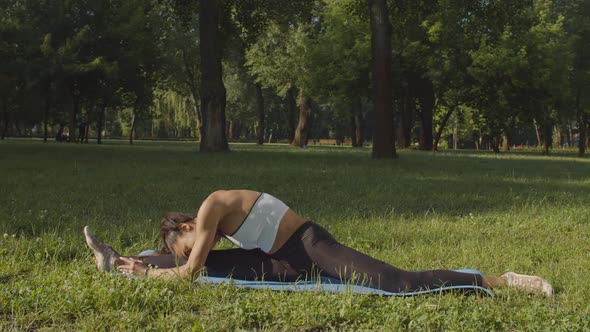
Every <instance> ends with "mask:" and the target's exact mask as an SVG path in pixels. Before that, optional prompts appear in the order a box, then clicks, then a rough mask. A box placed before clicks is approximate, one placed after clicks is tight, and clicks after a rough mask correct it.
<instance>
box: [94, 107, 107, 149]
mask: <svg viewBox="0 0 590 332" xmlns="http://www.w3.org/2000/svg"><path fill="white" fill-rule="evenodd" d="M106 109H107V106H106V105H102V109H101V110H100V114H99V116H98V124H97V125H96V130H97V131H98V132H97V135H96V144H102V129H103V125H104V120H105V117H106V115H105V113H106Z"/></svg>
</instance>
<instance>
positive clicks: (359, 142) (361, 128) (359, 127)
mask: <svg viewBox="0 0 590 332" xmlns="http://www.w3.org/2000/svg"><path fill="white" fill-rule="evenodd" d="M364 144H365V121H364V119H363V115H362V114H361V112H358V113H357V114H356V146H357V147H359V148H362V147H363V145H364Z"/></svg>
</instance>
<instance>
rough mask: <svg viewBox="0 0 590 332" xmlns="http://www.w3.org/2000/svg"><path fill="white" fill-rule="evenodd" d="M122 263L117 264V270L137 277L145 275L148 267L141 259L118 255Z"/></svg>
mask: <svg viewBox="0 0 590 332" xmlns="http://www.w3.org/2000/svg"><path fill="white" fill-rule="evenodd" d="M119 259H120V260H121V261H123V264H121V265H119V266H117V269H118V270H119V272H121V273H123V274H125V275H134V276H138V277H146V276H147V271H148V270H149V267H148V266H147V265H145V264H144V263H143V262H142V261H140V260H139V259H135V258H127V257H119Z"/></svg>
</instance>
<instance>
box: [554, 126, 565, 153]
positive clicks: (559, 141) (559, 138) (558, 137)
mask: <svg viewBox="0 0 590 332" xmlns="http://www.w3.org/2000/svg"><path fill="white" fill-rule="evenodd" d="M562 146H563V132H562V130H561V126H560V125H556V126H555V147H556V148H557V149H561V147H562Z"/></svg>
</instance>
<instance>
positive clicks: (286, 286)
mask: <svg viewBox="0 0 590 332" xmlns="http://www.w3.org/2000/svg"><path fill="white" fill-rule="evenodd" d="M455 271H458V272H464V273H477V274H482V273H481V272H480V271H477V270H472V269H461V270H455ZM195 283H196V284H200V285H222V284H226V285H232V286H235V287H240V288H248V289H269V290H273V291H289V292H329V293H344V292H352V293H355V294H374V295H382V296H402V297H403V296H415V295H422V294H433V293H441V292H450V291H461V292H475V293H481V294H485V295H488V296H494V293H493V292H492V291H491V290H489V289H487V288H484V287H481V286H446V287H444V286H443V287H438V288H432V289H425V290H420V291H412V292H388V291H384V290H381V289H376V288H371V287H366V286H362V285H355V284H350V283H342V282H341V281H340V280H338V279H332V278H325V277H322V278H320V279H319V280H315V281H313V280H301V281H295V282H281V281H254V280H240V279H232V278H222V277H210V276H201V277H199V278H197V280H195Z"/></svg>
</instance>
